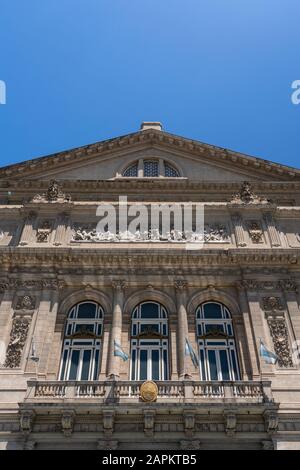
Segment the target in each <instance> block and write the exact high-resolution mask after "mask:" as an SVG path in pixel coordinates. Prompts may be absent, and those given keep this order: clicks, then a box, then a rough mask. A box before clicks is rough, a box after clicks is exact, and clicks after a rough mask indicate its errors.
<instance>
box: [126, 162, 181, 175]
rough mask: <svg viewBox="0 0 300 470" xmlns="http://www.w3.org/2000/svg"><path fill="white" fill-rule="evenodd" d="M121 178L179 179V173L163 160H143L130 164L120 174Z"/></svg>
mask: <svg viewBox="0 0 300 470" xmlns="http://www.w3.org/2000/svg"><path fill="white" fill-rule="evenodd" d="M122 176H123V177H125V178H126V177H127V178H136V177H138V176H140V177H144V178H158V177H162V176H164V177H166V178H179V177H180V173H179V171H178V170H177V169H176V168H175V167H174V166H173V165H171V164H170V163H168V162H166V161H165V160H163V159H151V160H150V159H143V158H141V159H140V160H139V161H136V162H134V163H131V164H130V165H129V166H128V167H127V168H126V169H125V170H124V171H123V173H122Z"/></svg>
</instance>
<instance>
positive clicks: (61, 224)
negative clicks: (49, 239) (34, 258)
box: [54, 213, 69, 246]
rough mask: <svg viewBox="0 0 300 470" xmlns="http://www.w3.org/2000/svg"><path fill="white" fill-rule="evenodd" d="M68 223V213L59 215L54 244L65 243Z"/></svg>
mask: <svg viewBox="0 0 300 470" xmlns="http://www.w3.org/2000/svg"><path fill="white" fill-rule="evenodd" d="M68 223H69V220H68V214H66V213H62V214H60V215H59V216H58V219H57V224H56V232H55V239H54V245H56V246H59V245H62V244H63V243H64V238H65V234H66V228H67V225H68Z"/></svg>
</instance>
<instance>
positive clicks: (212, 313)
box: [196, 302, 240, 380]
mask: <svg viewBox="0 0 300 470" xmlns="http://www.w3.org/2000/svg"><path fill="white" fill-rule="evenodd" d="M196 326H197V339H198V346H199V356H200V357H199V359H200V360H199V363H200V377H201V380H239V378H240V374H239V367H238V360H237V354H236V347H235V339H234V332H233V326H232V319H231V315H230V312H229V310H228V308H226V307H225V306H224V305H222V304H220V303H216V302H206V303H204V304H202V305H200V306H199V307H198V308H197V309H196Z"/></svg>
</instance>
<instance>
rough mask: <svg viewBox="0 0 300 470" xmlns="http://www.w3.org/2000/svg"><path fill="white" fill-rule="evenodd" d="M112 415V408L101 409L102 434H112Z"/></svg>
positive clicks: (113, 413)
mask: <svg viewBox="0 0 300 470" xmlns="http://www.w3.org/2000/svg"><path fill="white" fill-rule="evenodd" d="M114 416H115V412H114V410H103V431H104V434H112V433H113V432H114Z"/></svg>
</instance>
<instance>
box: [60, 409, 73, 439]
mask: <svg viewBox="0 0 300 470" xmlns="http://www.w3.org/2000/svg"><path fill="white" fill-rule="evenodd" d="M74 420H75V412H74V411H73V410H63V413H62V416H61V429H62V432H63V433H64V435H65V436H70V435H71V434H72V432H73V428H74Z"/></svg>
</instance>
